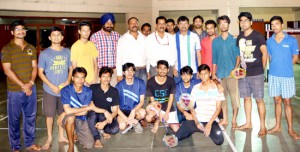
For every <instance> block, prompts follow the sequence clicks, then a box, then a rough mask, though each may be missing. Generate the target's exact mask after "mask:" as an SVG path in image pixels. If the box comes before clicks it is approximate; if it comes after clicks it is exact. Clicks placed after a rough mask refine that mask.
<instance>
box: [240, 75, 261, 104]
mask: <svg viewBox="0 0 300 152" xmlns="http://www.w3.org/2000/svg"><path fill="white" fill-rule="evenodd" d="M239 90H240V96H241V98H246V97H251V94H253V98H255V99H263V98H264V74H260V75H256V76H248V77H244V78H242V79H239Z"/></svg>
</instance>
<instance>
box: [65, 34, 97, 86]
mask: <svg viewBox="0 0 300 152" xmlns="http://www.w3.org/2000/svg"><path fill="white" fill-rule="evenodd" d="M97 57H98V51H97V49H96V46H95V44H94V43H93V42H91V41H88V43H86V44H84V43H83V42H81V41H80V40H77V41H76V42H75V43H74V44H73V45H72V47H71V61H72V62H73V61H76V62H77V67H84V68H85V69H86V71H87V77H86V79H85V81H86V82H88V83H90V82H91V81H92V80H93V79H94V75H95V72H96V71H94V63H93V60H94V59H95V58H97ZM95 66H97V65H95Z"/></svg>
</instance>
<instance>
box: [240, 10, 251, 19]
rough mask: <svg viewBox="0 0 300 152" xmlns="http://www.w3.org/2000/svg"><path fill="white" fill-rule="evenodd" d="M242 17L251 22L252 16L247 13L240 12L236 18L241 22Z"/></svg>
mask: <svg viewBox="0 0 300 152" xmlns="http://www.w3.org/2000/svg"><path fill="white" fill-rule="evenodd" d="M242 17H246V18H248V19H249V20H250V21H252V14H251V13H249V12H241V13H240V15H239V16H238V19H239V20H241V18H242Z"/></svg>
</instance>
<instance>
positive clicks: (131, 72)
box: [123, 67, 135, 79]
mask: <svg viewBox="0 0 300 152" xmlns="http://www.w3.org/2000/svg"><path fill="white" fill-rule="evenodd" d="M134 74H135V71H134V69H133V67H129V68H128V69H126V71H125V72H123V75H124V76H125V78H126V79H132V78H133V76H134Z"/></svg>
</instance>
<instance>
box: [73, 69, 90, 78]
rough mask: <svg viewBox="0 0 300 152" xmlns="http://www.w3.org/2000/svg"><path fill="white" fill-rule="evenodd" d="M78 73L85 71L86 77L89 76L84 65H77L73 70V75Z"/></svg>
mask: <svg viewBox="0 0 300 152" xmlns="http://www.w3.org/2000/svg"><path fill="white" fill-rule="evenodd" d="M76 73H83V74H84V77H86V76H87V72H86V70H85V68H84V67H76V68H74V69H73V71H72V76H75V74H76Z"/></svg>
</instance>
